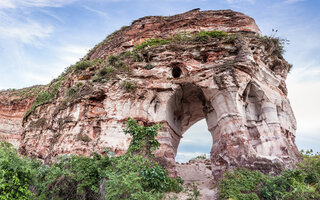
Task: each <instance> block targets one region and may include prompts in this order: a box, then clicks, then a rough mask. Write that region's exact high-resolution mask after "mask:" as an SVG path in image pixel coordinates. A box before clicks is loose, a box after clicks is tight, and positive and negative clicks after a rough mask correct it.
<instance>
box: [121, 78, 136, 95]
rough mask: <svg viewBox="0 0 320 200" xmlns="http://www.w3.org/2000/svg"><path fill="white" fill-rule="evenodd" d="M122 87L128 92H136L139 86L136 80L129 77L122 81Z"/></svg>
mask: <svg viewBox="0 0 320 200" xmlns="http://www.w3.org/2000/svg"><path fill="white" fill-rule="evenodd" d="M120 87H121V89H124V90H125V91H127V92H135V91H136V88H137V87H136V84H135V82H134V81H132V80H129V79H127V80H123V81H121V83H120Z"/></svg>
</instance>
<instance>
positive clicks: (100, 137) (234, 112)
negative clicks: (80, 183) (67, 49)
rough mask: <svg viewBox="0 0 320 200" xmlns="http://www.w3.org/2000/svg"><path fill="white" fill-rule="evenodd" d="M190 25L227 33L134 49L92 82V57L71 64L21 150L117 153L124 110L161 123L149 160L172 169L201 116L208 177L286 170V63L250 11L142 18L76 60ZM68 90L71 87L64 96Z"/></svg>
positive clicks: (122, 142)
mask: <svg viewBox="0 0 320 200" xmlns="http://www.w3.org/2000/svg"><path fill="white" fill-rule="evenodd" d="M200 30H204V31H211V30H223V31H226V32H228V33H229V35H228V36H226V37H222V38H207V39H206V40H204V41H194V40H184V41H177V40H176V41H171V42H169V43H167V44H164V45H159V46H155V47H147V48H145V49H143V50H141V51H139V52H138V53H137V54H136V55H137V56H138V57H139V59H132V57H121V59H122V61H121V62H122V66H128V67H126V68H125V69H128V70H129V72H128V73H124V72H123V71H122V72H121V73H120V72H119V73H114V72H113V73H110V74H111V75H110V76H108V78H106V79H102V80H103V81H101V82H94V81H93V77H95V76H98V75H97V74H99V69H101V68H102V65H103V64H101V62H100V64H95V65H94V66H93V67H90V68H87V69H85V70H83V71H81V72H79V71H71V72H70V73H69V74H68V75H66V78H65V79H64V80H63V81H62V82H61V88H60V90H59V92H58V93H57V95H56V96H55V98H54V99H53V100H52V101H51V102H50V103H46V104H43V105H40V106H37V107H36V109H35V111H34V112H33V113H32V114H30V115H29V116H28V117H27V118H26V120H25V121H24V123H23V127H22V130H23V132H22V143H21V148H20V150H21V152H22V153H24V154H26V155H28V156H32V157H37V158H40V159H43V160H44V161H46V162H52V161H53V160H54V159H55V158H56V157H57V156H58V155H60V154H71V153H72V154H79V155H90V154H91V153H92V152H99V153H101V154H103V153H104V150H105V148H106V147H109V148H111V149H112V150H113V151H114V152H115V153H116V154H123V153H125V152H126V150H127V148H128V146H129V143H130V140H131V138H130V136H128V135H125V134H124V133H123V131H122V129H123V128H124V126H125V121H126V119H127V118H128V117H132V118H135V119H137V120H139V121H140V122H141V123H144V124H146V125H147V124H152V123H162V124H163V128H162V130H161V131H160V132H159V135H158V140H159V142H160V143H161V147H160V149H159V150H158V151H156V157H157V158H158V160H159V161H160V162H161V163H162V164H163V165H164V166H165V167H167V168H168V169H169V170H171V172H172V173H173V174H174V172H175V160H174V159H175V155H176V152H177V148H178V145H179V142H180V139H181V138H182V136H183V134H184V133H185V131H186V130H187V129H188V128H189V127H190V126H192V125H193V124H194V123H196V122H197V121H199V120H201V119H203V118H205V119H206V121H207V125H208V129H209V131H210V132H211V134H212V138H213V144H212V150H211V157H210V159H211V165H212V166H211V168H212V173H213V175H214V176H215V177H219V176H221V174H222V173H223V172H224V171H225V170H227V169H232V168H234V167H237V166H245V167H248V168H252V169H259V170H261V171H263V172H266V173H278V172H279V171H280V170H282V169H284V168H292V167H293V166H294V165H295V164H296V163H297V162H298V161H299V159H300V154H299V151H298V149H297V147H296V145H295V130H296V121H295V118H294V114H293V112H292V109H291V106H290V103H289V100H288V98H287V90H286V86H285V79H286V76H287V73H288V70H289V65H288V63H287V62H286V61H285V60H284V59H283V58H282V56H281V54H279V53H277V47H276V45H275V43H273V42H272V40H271V39H270V38H262V37H260V30H259V28H258V27H257V26H256V24H255V22H254V20H253V19H252V18H250V17H248V16H246V15H243V14H241V13H238V12H234V11H231V10H226V11H205V12H201V11H199V10H193V11H190V12H187V13H184V14H181V15H177V16H172V17H145V18H142V19H139V20H137V21H135V22H133V24H132V25H131V26H130V27H127V28H125V29H123V30H120V31H119V32H117V33H115V34H113V35H112V36H111V37H109V38H108V39H107V40H106V41H105V42H103V43H101V44H100V45H98V46H97V47H95V48H94V49H93V50H92V51H91V52H90V53H89V54H88V55H87V56H86V57H85V58H84V60H86V59H88V60H94V59H102V60H104V59H106V58H107V57H108V55H110V53H120V52H123V51H124V50H127V51H130V50H133V49H134V45H136V44H139V43H140V42H142V41H143V40H144V39H146V38H155V37H161V38H166V37H169V36H171V35H173V34H176V33H178V32H181V31H188V32H192V33H193V32H195V33H196V32H199V31H200ZM102 63H105V62H104V61H103V62H102ZM150 66H151V67H150ZM118 71H119V70H118ZM100 75H101V72H100ZM128 82H129V83H130V84H124V83H128ZM80 83H81V84H80ZM130 85H131V86H130ZM75 87H76V88H78V90H75V89H74V90H75V91H76V92H77V94H76V95H73V96H71V97H70V88H75ZM130 88H133V89H132V90H134V88H135V90H134V92H131V90H130ZM126 89H127V90H126ZM68 94H69V97H68ZM17 125H18V124H17Z"/></svg>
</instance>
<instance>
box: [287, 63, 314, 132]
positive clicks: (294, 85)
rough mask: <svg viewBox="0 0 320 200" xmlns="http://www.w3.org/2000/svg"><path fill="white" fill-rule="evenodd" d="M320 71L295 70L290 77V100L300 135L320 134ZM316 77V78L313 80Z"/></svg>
mask: <svg viewBox="0 0 320 200" xmlns="http://www.w3.org/2000/svg"><path fill="white" fill-rule="evenodd" d="M317 76H318V77H320V69H319V68H313V69H308V68H300V69H299V68H297V69H293V71H292V74H289V77H288V81H287V83H288V89H289V99H290V101H291V105H292V108H293V111H294V113H295V116H296V118H297V123H298V133H301V134H314V133H317V132H318V133H320V123H319V121H320V114H319V113H320V106H317V105H319V99H320V93H319V91H320V80H319V78H315V77H317ZM312 77H314V78H312Z"/></svg>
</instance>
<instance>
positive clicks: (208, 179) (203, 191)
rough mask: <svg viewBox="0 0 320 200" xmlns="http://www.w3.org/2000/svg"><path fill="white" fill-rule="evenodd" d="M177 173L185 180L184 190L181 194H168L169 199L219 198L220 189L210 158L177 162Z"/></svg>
mask: <svg viewBox="0 0 320 200" xmlns="http://www.w3.org/2000/svg"><path fill="white" fill-rule="evenodd" d="M177 173H178V176H180V177H181V178H182V179H183V180H184V184H183V186H184V191H183V192H180V193H179V194H175V193H170V194H168V195H167V198H166V199H167V200H173V199H175V200H196V199H201V200H214V199H218V189H217V187H216V184H215V181H214V179H213V177H212V172H211V162H210V160H209V159H206V160H204V159H195V160H190V161H189V162H187V163H177Z"/></svg>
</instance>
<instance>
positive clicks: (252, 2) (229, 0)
mask: <svg viewBox="0 0 320 200" xmlns="http://www.w3.org/2000/svg"><path fill="white" fill-rule="evenodd" d="M226 1H227V2H228V3H229V4H234V3H240V2H248V3H251V4H254V3H255V0H226Z"/></svg>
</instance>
